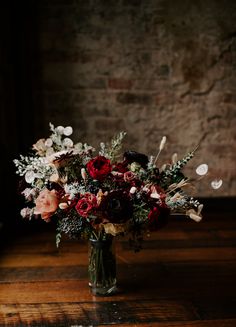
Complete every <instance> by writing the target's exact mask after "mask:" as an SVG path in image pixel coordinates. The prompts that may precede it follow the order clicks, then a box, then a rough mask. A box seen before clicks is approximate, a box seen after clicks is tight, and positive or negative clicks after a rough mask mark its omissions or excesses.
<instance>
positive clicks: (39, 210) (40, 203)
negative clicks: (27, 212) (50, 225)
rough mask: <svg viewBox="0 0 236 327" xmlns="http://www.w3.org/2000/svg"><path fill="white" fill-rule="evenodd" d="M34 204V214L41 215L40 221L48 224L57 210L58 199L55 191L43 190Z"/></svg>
mask: <svg viewBox="0 0 236 327" xmlns="http://www.w3.org/2000/svg"><path fill="white" fill-rule="evenodd" d="M35 204H36V206H35V210H34V213H35V214H36V215H41V217H42V219H43V220H45V221H47V222H48V221H49V220H50V219H49V218H50V217H51V216H52V215H53V214H54V212H55V211H56V210H57V208H58V204H59V198H58V195H57V192H56V191H55V190H52V191H49V190H48V189H44V190H43V191H41V192H40V193H39V196H38V197H37V199H36V201H35Z"/></svg>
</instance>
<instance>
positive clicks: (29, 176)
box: [25, 170, 36, 184]
mask: <svg viewBox="0 0 236 327" xmlns="http://www.w3.org/2000/svg"><path fill="white" fill-rule="evenodd" d="M35 177H36V176H35V173H34V172H33V170H29V171H27V173H26V174H25V180H26V182H27V183H29V184H31V183H33V181H34V180H35Z"/></svg>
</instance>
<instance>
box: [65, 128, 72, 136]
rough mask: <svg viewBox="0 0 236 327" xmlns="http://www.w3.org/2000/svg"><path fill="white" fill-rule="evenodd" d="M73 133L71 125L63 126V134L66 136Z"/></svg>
mask: <svg viewBox="0 0 236 327" xmlns="http://www.w3.org/2000/svg"><path fill="white" fill-rule="evenodd" d="M72 133H73V129H72V127H71V126H67V127H65V128H64V132H63V134H64V135H66V136H70V135H71V134H72Z"/></svg>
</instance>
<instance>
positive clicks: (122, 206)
mask: <svg viewBox="0 0 236 327" xmlns="http://www.w3.org/2000/svg"><path fill="white" fill-rule="evenodd" d="M100 208H101V210H102V211H103V213H104V214H105V215H106V217H107V219H108V220H109V221H110V222H111V223H114V224H120V223H124V222H126V221H127V220H129V219H130V218H131V217H132V214H133V206H132V203H131V198H130V197H129V195H128V194H127V193H126V192H123V191H121V190H118V191H112V192H110V193H108V195H107V196H105V197H104V198H103V200H102V203H101V206H100Z"/></svg>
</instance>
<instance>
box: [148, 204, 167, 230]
mask: <svg viewBox="0 0 236 327" xmlns="http://www.w3.org/2000/svg"><path fill="white" fill-rule="evenodd" d="M169 213H170V211H169V209H168V208H167V207H153V208H152V209H151V211H150V212H149V214H148V224H149V228H150V230H157V229H160V228H162V227H164V226H165V225H166V224H167V223H168V217H169Z"/></svg>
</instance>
